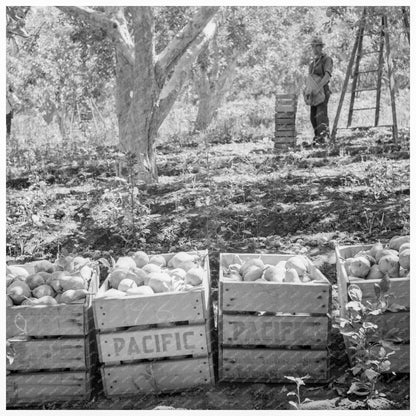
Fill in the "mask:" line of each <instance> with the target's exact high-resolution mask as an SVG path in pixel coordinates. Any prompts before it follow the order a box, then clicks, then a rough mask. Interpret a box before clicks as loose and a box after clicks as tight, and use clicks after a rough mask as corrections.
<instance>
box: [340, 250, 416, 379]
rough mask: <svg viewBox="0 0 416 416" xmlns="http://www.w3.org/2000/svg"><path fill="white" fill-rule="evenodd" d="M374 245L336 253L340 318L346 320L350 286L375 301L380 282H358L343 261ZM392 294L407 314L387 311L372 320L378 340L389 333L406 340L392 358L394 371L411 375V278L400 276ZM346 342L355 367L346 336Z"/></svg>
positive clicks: (392, 281)
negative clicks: (376, 286)
mask: <svg viewBox="0 0 416 416" xmlns="http://www.w3.org/2000/svg"><path fill="white" fill-rule="evenodd" d="M371 247H372V245H371V244H370V245H354V246H341V247H335V254H336V258H337V283H338V294H339V302H340V306H341V310H340V317H341V318H346V317H347V311H346V304H347V302H349V300H350V299H349V297H348V286H349V285H350V284H356V285H358V286H359V287H360V289H361V291H362V293H363V301H366V300H369V301H371V300H372V301H375V300H376V297H375V292H374V284H375V283H379V282H380V279H368V280H366V279H358V278H351V277H349V276H348V275H347V272H346V270H345V265H344V261H345V260H346V259H347V258H350V257H353V256H354V255H355V254H357V253H358V252H359V251H361V250H368V249H370V248H371ZM390 293H392V294H393V295H394V299H393V302H394V303H397V304H399V305H402V306H405V307H406V308H407V309H406V311H401V312H394V313H393V312H389V311H387V312H385V313H383V314H382V315H379V316H374V317H373V318H372V321H373V322H374V323H375V324H377V325H378V329H377V332H376V333H375V337H377V338H379V339H380V338H383V337H385V336H387V335H389V334H394V335H397V336H399V337H400V338H402V339H403V341H404V342H403V343H402V344H398V347H400V350H399V351H396V352H395V354H393V355H392V356H390V358H389V359H390V361H391V370H390V371H392V372H397V373H408V372H409V371H410V348H409V343H410V279H409V278H408V277H400V278H394V279H391V288H390ZM344 342H345V345H346V348H347V353H348V357H349V360H350V363H351V364H352V351H351V349H350V342H349V340H348V338H347V337H344Z"/></svg>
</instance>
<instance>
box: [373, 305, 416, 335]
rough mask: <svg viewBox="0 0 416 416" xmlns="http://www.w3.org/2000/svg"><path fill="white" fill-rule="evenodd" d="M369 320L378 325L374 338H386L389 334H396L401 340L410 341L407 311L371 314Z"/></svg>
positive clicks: (408, 314)
mask: <svg viewBox="0 0 416 416" xmlns="http://www.w3.org/2000/svg"><path fill="white" fill-rule="evenodd" d="M369 320H370V321H371V322H373V323H375V324H376V325H377V326H378V328H377V330H376V332H375V334H374V337H375V338H376V339H387V338H388V337H389V336H390V337H391V336H397V337H399V338H401V340H402V341H405V342H408V341H410V313H409V312H395V313H392V312H386V313H384V314H382V315H375V316H371V317H370V319H369Z"/></svg>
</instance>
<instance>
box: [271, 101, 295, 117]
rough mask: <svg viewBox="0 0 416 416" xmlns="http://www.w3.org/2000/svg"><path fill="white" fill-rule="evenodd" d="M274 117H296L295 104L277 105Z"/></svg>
mask: <svg viewBox="0 0 416 416" xmlns="http://www.w3.org/2000/svg"><path fill="white" fill-rule="evenodd" d="M275 114H276V117H277V118H279V117H280V116H282V117H296V105H295V104H293V105H278V106H277V108H276V112H275Z"/></svg>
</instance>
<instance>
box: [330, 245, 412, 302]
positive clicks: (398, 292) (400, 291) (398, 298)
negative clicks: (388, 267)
mask: <svg viewBox="0 0 416 416" xmlns="http://www.w3.org/2000/svg"><path fill="white" fill-rule="evenodd" d="M371 247H372V246H371V245H355V246H349V247H336V250H335V253H336V256H337V263H339V265H338V266H337V275H338V276H339V278H338V279H340V278H341V279H342V280H344V281H345V282H347V285H348V284H350V283H354V284H356V285H358V286H359V287H360V289H361V291H362V292H363V299H364V300H372V301H375V300H376V297H375V292H374V284H375V283H379V282H380V280H381V279H368V280H364V279H361V280H358V279H357V280H354V281H353V282H352V281H350V279H349V278H348V276H347V273H346V270H345V266H344V261H345V260H346V259H348V258H350V257H353V256H354V255H355V254H357V253H358V252H359V251H361V250H368V249H369V248H371ZM390 282H391V287H390V291H389V293H391V294H393V295H394V298H393V299H392V301H393V302H394V303H397V304H399V305H402V306H405V307H410V279H409V278H408V277H399V278H392V279H390ZM343 290H345V288H343Z"/></svg>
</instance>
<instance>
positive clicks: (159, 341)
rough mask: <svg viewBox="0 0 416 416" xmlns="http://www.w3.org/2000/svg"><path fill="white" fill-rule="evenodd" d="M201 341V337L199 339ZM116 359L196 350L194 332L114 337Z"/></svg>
mask: <svg viewBox="0 0 416 416" xmlns="http://www.w3.org/2000/svg"><path fill="white" fill-rule="evenodd" d="M198 339H199V337H198ZM112 341H113V349H114V356H115V357H120V356H122V357H127V356H128V357H129V358H131V357H137V358H140V356H141V355H148V354H152V353H153V354H155V353H174V352H175V351H182V350H192V349H195V348H196V345H195V333H194V331H185V332H180V331H176V332H165V333H161V334H149V333H147V334H146V335H143V334H136V335H130V334H128V335H127V334H126V335H125V337H117V338H116V337H114V338H113V339H112Z"/></svg>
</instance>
